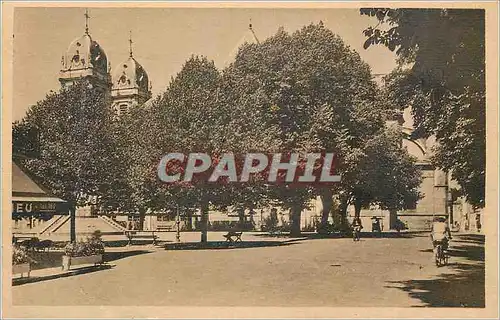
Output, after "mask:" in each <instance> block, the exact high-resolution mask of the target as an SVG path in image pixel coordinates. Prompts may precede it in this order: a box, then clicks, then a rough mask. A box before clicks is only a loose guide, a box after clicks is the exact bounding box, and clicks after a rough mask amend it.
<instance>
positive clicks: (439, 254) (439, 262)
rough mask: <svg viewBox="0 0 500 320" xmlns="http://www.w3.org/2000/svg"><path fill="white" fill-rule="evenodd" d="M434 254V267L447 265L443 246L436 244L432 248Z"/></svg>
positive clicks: (446, 255) (446, 256) (446, 254)
mask: <svg viewBox="0 0 500 320" xmlns="http://www.w3.org/2000/svg"><path fill="white" fill-rule="evenodd" d="M434 251H435V254H434V258H435V260H436V266H437V267H441V266H445V265H447V264H448V258H449V257H448V252H447V251H446V250H444V249H443V244H442V243H438V244H437V245H436V247H435V248H434Z"/></svg>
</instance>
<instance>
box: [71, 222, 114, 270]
mask: <svg viewBox="0 0 500 320" xmlns="http://www.w3.org/2000/svg"><path fill="white" fill-rule="evenodd" d="M103 254H104V243H103V242H102V240H101V235H100V232H99V231H96V232H94V234H93V235H92V237H89V238H87V240H85V241H78V242H71V243H68V245H66V247H65V248H64V255H63V257H62V269H63V270H65V271H66V270H69V269H70V268H71V266H75V265H81V264H91V263H93V264H94V265H97V264H102V263H103Z"/></svg>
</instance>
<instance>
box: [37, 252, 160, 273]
mask: <svg viewBox="0 0 500 320" xmlns="http://www.w3.org/2000/svg"><path fill="white" fill-rule="evenodd" d="M149 252H150V251H148V250H126V251H117V252H113V251H111V252H109V251H108V252H105V253H104V257H103V258H104V261H106V262H107V261H114V260H119V259H123V258H127V257H130V256H135V255H139V254H145V253H149ZM63 255H64V252H62V251H44V252H31V253H30V257H31V258H32V262H31V270H41V269H46V268H56V267H61V265H62V256H63Z"/></svg>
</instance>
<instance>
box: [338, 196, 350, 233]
mask: <svg viewBox="0 0 500 320" xmlns="http://www.w3.org/2000/svg"><path fill="white" fill-rule="evenodd" d="M348 208H349V197H347V196H343V197H341V198H340V207H339V213H340V216H341V221H342V225H343V226H346V225H347V224H348V223H347V209H348Z"/></svg>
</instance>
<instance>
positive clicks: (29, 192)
mask: <svg viewBox="0 0 500 320" xmlns="http://www.w3.org/2000/svg"><path fill="white" fill-rule="evenodd" d="M68 209H69V208H68V205H67V202H66V201H64V200H63V199H61V198H58V197H55V196H54V195H52V194H50V192H49V191H47V190H46V189H45V188H43V187H42V186H41V185H40V184H38V183H36V182H35V181H34V180H33V179H32V178H31V177H30V176H29V175H28V173H27V172H25V171H24V170H22V169H21V167H20V166H18V165H17V164H16V163H15V162H14V161H13V162H12V217H13V218H15V217H27V216H38V215H47V214H69V210H68Z"/></svg>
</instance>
